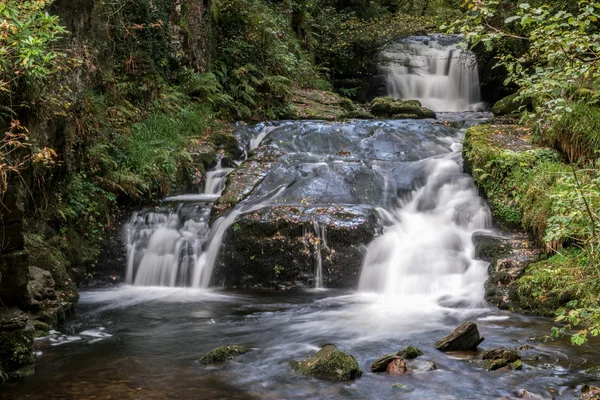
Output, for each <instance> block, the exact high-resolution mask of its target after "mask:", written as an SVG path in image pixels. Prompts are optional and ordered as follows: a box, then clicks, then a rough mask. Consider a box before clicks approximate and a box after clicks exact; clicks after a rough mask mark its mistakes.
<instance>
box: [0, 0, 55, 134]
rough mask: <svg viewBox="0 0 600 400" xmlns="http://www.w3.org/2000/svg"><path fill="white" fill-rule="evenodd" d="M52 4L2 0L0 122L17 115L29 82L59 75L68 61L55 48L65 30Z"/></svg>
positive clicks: (36, 0) (41, 0)
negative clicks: (53, 14)
mask: <svg viewBox="0 0 600 400" xmlns="http://www.w3.org/2000/svg"><path fill="white" fill-rule="evenodd" d="M50 4H52V0H34V1H19V0H5V1H2V2H0V18H1V19H0V106H1V107H2V108H1V109H0V112H1V114H0V121H2V120H4V122H6V119H7V117H8V118H12V117H13V116H14V113H15V111H16V108H17V107H19V106H20V102H21V101H22V100H24V99H23V92H24V91H25V88H26V87H27V86H28V85H32V84H34V83H37V84H42V83H43V82H45V81H47V80H48V79H50V78H52V77H53V76H55V75H57V74H58V73H59V72H60V71H61V70H62V69H63V68H64V64H65V62H66V61H67V56H66V55H65V54H64V53H61V52H59V51H57V50H56V49H55V47H53V45H54V44H55V43H56V42H57V41H58V40H59V39H60V37H61V35H63V34H65V29H64V28H63V27H62V26H61V25H60V24H59V21H58V17H56V16H52V15H50V14H48V12H47V11H46V9H47V8H48V6H49V5H50ZM15 97H16V98H15Z"/></svg>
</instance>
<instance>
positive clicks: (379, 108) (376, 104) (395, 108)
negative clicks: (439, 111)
mask: <svg viewBox="0 0 600 400" xmlns="http://www.w3.org/2000/svg"><path fill="white" fill-rule="evenodd" d="M371 113H372V114H373V115H375V116H376V117H382V118H394V119H407V118H411V119H422V118H433V119H435V117H436V115H435V112H433V111H432V110H430V109H428V108H425V107H422V106H421V103H420V102H419V101H417V100H396V99H394V98H392V97H389V96H387V97H378V98H376V99H374V100H373V101H372V102H371Z"/></svg>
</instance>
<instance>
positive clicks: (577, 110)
mask: <svg viewBox="0 0 600 400" xmlns="http://www.w3.org/2000/svg"><path fill="white" fill-rule="evenodd" d="M569 108H570V109H571V112H563V113H562V114H561V115H559V116H558V117H557V118H556V119H555V120H554V121H553V122H552V127H551V129H550V130H549V131H548V132H547V140H548V141H549V142H550V144H551V145H552V146H554V147H556V148H557V149H559V150H560V151H562V152H563V153H564V154H565V155H566V156H567V157H568V159H569V160H571V161H573V162H576V163H579V164H582V163H583V164H585V163H589V162H592V163H594V164H595V163H596V161H597V160H598V156H599V154H598V152H599V151H600V107H598V105H595V104H589V103H587V102H583V101H577V102H574V103H572V104H571V105H570V107H569Z"/></svg>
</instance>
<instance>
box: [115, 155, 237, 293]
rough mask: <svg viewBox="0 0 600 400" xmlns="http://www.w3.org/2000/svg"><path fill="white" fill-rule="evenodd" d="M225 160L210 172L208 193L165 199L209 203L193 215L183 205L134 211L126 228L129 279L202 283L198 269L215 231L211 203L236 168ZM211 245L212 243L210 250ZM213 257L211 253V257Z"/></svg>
mask: <svg viewBox="0 0 600 400" xmlns="http://www.w3.org/2000/svg"><path fill="white" fill-rule="evenodd" d="M221 160H222V159H221V158H220V159H219V161H218V164H217V166H216V167H215V168H214V169H213V170H211V171H209V172H207V174H206V183H205V185H204V193H202V194H197V195H196V194H194V195H182V196H174V197H171V198H167V199H165V201H166V202H186V201H193V202H201V203H207V204H206V205H204V206H198V207H197V208H196V209H195V210H194V211H193V213H194V215H193V218H189V216H187V215H181V214H180V211H181V207H180V208H179V209H178V210H177V211H173V212H170V213H169V214H165V213H160V212H146V213H142V214H140V213H134V214H133V216H132V217H131V219H130V221H129V223H128V224H127V228H126V240H127V274H126V277H125V282H126V283H129V284H133V285H136V286H192V285H193V286H196V287H198V286H197V284H200V283H199V280H198V276H199V275H198V272H197V269H198V268H199V265H204V264H205V262H204V260H205V259H206V257H207V256H206V254H205V253H206V251H205V249H204V246H205V245H206V243H207V241H208V239H209V237H210V233H211V230H210V226H209V219H210V210H211V207H210V205H209V203H214V201H216V200H217V199H218V198H219V197H220V196H221V193H222V192H223V190H224V189H225V183H226V179H227V175H228V174H229V173H231V171H233V169H232V168H222V166H221ZM221 235H222V234H221ZM211 249H212V247H211V246H210V245H209V246H208V251H210V250H211ZM215 257H216V256H215ZM212 258H213V257H212V255H210V257H209V259H212ZM213 262H214V260H213ZM209 278H210V277H209ZM197 281H198V282H197ZM202 284H203V285H205V286H203V287H208V283H207V282H206V283H204V281H203V282H202Z"/></svg>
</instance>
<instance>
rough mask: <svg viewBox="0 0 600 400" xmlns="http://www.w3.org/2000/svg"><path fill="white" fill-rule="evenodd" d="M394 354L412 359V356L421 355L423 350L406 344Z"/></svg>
mask: <svg viewBox="0 0 600 400" xmlns="http://www.w3.org/2000/svg"><path fill="white" fill-rule="evenodd" d="M396 355H397V356H400V357H402V358H404V359H406V360H412V359H414V358H417V357H419V356H422V355H423V352H422V351H421V350H419V349H417V348H416V347H413V346H408V347H407V348H405V349H404V350H402V351H399V352H398V353H397V354H396Z"/></svg>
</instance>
